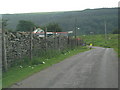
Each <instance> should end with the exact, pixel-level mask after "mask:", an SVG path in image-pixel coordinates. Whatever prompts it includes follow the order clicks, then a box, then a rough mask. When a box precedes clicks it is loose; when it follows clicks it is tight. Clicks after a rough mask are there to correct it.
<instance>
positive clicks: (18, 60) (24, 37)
mask: <svg viewBox="0 0 120 90" xmlns="http://www.w3.org/2000/svg"><path fill="white" fill-rule="evenodd" d="M82 44H83V41H82V40H80V39H75V38H73V37H69V36H51V37H42V38H41V37H39V36H36V35H35V34H33V33H31V32H3V33H2V67H3V71H7V70H8V69H9V68H11V67H14V66H17V65H24V64H29V63H31V61H32V64H38V63H41V62H40V61H35V58H38V57H39V58H40V59H50V58H52V57H55V56H57V55H59V54H64V53H65V52H67V51H69V50H71V49H74V48H75V47H77V46H81V45H82ZM36 60H37V59H36Z"/></svg>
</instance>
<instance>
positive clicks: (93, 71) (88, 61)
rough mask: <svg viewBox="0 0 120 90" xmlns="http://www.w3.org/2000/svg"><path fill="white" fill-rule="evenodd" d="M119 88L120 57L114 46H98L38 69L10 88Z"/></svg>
mask: <svg viewBox="0 0 120 90" xmlns="http://www.w3.org/2000/svg"><path fill="white" fill-rule="evenodd" d="M18 78H19V77H18ZM117 87H118V58H117V55H116V53H115V52H114V50H113V49H112V48H101V47H95V49H92V50H89V51H86V52H83V53H79V54H77V55H75V56H72V57H70V58H68V59H65V60H64V61H62V62H60V63H58V64H55V65H53V66H51V67H49V68H47V69H45V70H43V71H41V72H38V73H36V74H34V75H33V76H30V77H28V78H27V79H25V80H23V81H21V82H18V83H17V84H15V85H13V86H12V87H11V88H117Z"/></svg>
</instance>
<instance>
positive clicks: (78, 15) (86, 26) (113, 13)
mask: <svg viewBox="0 0 120 90" xmlns="http://www.w3.org/2000/svg"><path fill="white" fill-rule="evenodd" d="M3 19H8V20H9V21H8V26H7V28H8V29H11V30H15V29H16V25H17V24H18V22H19V20H29V21H32V22H33V23H35V24H36V25H39V26H43V25H46V24H48V23H50V22H56V23H58V24H59V25H60V26H61V27H62V29H63V31H71V30H74V28H75V19H77V21H76V27H79V28H80V29H79V31H77V34H89V32H91V31H93V32H95V33H96V34H101V33H104V20H106V22H107V33H111V32H112V30H114V29H116V28H117V27H118V22H117V20H118V8H100V9H86V10H83V11H68V12H47V13H25V14H4V15H3Z"/></svg>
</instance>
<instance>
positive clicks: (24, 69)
mask: <svg viewBox="0 0 120 90" xmlns="http://www.w3.org/2000/svg"><path fill="white" fill-rule="evenodd" d="M87 50H89V49H87V48H86V47H77V48H76V49H73V50H69V51H68V52H66V53H64V54H60V55H58V56H56V57H54V58H51V59H43V61H44V62H45V64H38V65H26V66H17V67H14V68H11V69H10V70H9V71H8V72H6V73H3V79H2V81H3V82H2V84H3V86H2V87H3V88H5V87H10V86H11V85H12V84H14V83H16V82H18V81H21V80H23V79H25V78H27V77H28V76H30V75H32V74H34V73H36V72H39V71H40V70H43V69H45V68H47V67H49V66H51V65H52V64H55V63H58V62H60V61H62V60H64V59H66V58H68V57H70V56H73V55H75V54H77V53H80V52H84V51H87ZM37 59H38V60H40V58H37Z"/></svg>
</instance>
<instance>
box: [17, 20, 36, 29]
mask: <svg viewBox="0 0 120 90" xmlns="http://www.w3.org/2000/svg"><path fill="white" fill-rule="evenodd" d="M34 27H35V24H34V23H33V22H31V21H25V20H20V21H19V23H18V25H17V27H16V30H17V31H31V29H33V28H34Z"/></svg>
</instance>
